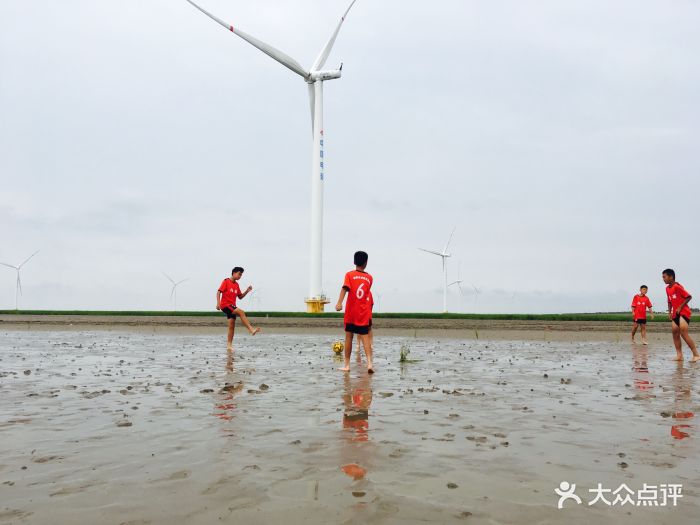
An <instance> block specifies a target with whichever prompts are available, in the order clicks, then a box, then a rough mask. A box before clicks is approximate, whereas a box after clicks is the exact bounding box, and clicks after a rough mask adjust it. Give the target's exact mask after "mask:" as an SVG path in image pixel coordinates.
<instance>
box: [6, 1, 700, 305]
mask: <svg viewBox="0 0 700 525" xmlns="http://www.w3.org/2000/svg"><path fill="white" fill-rule="evenodd" d="M201 4H202V5H203V6H204V7H205V8H207V9H209V10H211V11H212V12H214V13H215V14H217V15H218V16H219V17H221V18H223V19H225V20H227V21H230V22H231V23H233V24H234V25H237V26H238V27H240V28H241V29H242V30H244V31H246V32H248V33H250V34H252V35H254V36H256V37H258V38H260V39H262V40H264V41H267V42H269V43H270V44H272V45H274V46H276V47H278V48H280V49H282V50H284V51H285V52H287V53H288V54H290V55H291V56H293V57H294V58H296V59H297V60H298V61H299V62H301V63H302V64H304V65H305V66H307V67H308V66H310V64H311V63H312V62H313V60H314V59H315V57H316V55H317V54H318V52H319V50H320V48H321V47H322V45H323V44H324V43H325V41H326V40H327V38H328V37H329V35H330V33H331V32H332V30H333V28H334V26H335V24H336V23H337V20H338V18H339V16H340V14H341V13H342V12H343V10H344V9H345V7H346V4H347V1H346V0H201ZM699 23H700V4H699V3H698V2H695V1H692V0H672V1H667V2H661V1H639V0H635V1H631V0H620V1H617V2H609V1H607V0H585V1H567V2H562V1H560V0H550V1H546V0H544V1H542V0H540V1H522V0H518V1H515V0H513V1H494V0H488V1H486V0H478V1H476V0H439V1H437V2H432V3H430V2H428V3H426V2H418V1H406V0H401V1H400V0H381V1H380V0H358V1H357V3H356V4H355V7H354V8H353V10H352V11H351V12H350V14H349V16H348V18H347V20H346V23H345V25H344V27H343V29H342V31H341V33H340V36H339V38H338V41H337V43H336V46H335V48H334V50H333V53H332V54H331V56H330V58H329V60H328V64H327V65H328V67H335V66H337V65H339V64H340V62H343V63H344V68H343V78H341V79H340V80H334V81H330V82H326V84H325V126H324V128H325V137H326V143H325V153H326V178H325V181H326V182H325V228H324V230H325V231H324V263H323V270H324V274H323V283H324V289H325V291H326V293H328V294H329V295H330V296H331V297H332V298H333V299H335V297H337V293H338V290H339V288H340V285H341V283H342V277H343V274H344V272H345V271H347V270H349V269H350V268H351V267H352V254H353V252H354V251H355V250H357V249H364V250H366V251H368V252H369V254H370V263H369V267H368V271H370V272H371V273H373V274H374V277H375V287H374V288H375V290H376V292H375V293H376V294H377V295H378V298H379V303H380V304H379V305H378V308H379V309H380V310H381V311H437V310H439V309H440V308H441V305H442V292H441V266H440V260H439V258H438V257H435V256H432V255H429V254H425V253H423V252H420V251H418V249H417V248H418V247H425V248H428V249H438V250H439V249H441V248H442V247H443V245H444V244H445V242H446V240H447V237H448V235H449V232H450V230H451V229H452V227H454V226H457V231H456V232H455V236H454V240H453V243H452V246H451V252H452V253H453V258H452V259H451V260H450V261H449V274H450V280H454V279H456V276H457V268H458V265H459V264H460V263H461V277H462V278H463V279H464V281H465V282H464V286H465V288H464V292H465V293H464V295H463V296H460V295H459V294H458V291H457V289H456V288H453V289H452V291H451V295H450V298H449V303H450V310H452V311H464V312H469V311H478V312H572V311H610V310H624V309H627V308H628V306H629V304H630V300H631V297H632V295H633V294H634V293H635V291H636V290H637V288H638V286H639V285H640V284H642V283H646V284H648V285H649V286H650V296H651V298H652V301H655V303H656V306H659V307H661V308H664V307H665V304H664V303H665V299H664V297H665V296H664V292H663V283H662V282H661V277H660V273H661V270H662V269H663V268H665V267H667V266H671V267H674V268H675V269H676V271H677V272H678V280H679V282H681V283H683V284H684V285H685V286H686V287H687V288H688V289H689V290H690V291H691V293H692V292H695V293H697V294H698V296H699V297H700V266H699V265H698V260H700V246H699V245H698V242H697V238H698V221H697V219H696V217H697V210H696V206H697V203H698V196H699V190H700V177H699V174H700V155H698V153H699V147H698V146H699V142H698V137H699V136H700V109H699V105H698V100H697V98H698V93H700V69H699V68H698V67H697V58H698V53H699V52H700V33H699V32H698V31H697V28H698V25H699ZM310 148H311V145H310V116H309V106H308V99H307V90H306V86H305V85H304V82H303V80H302V79H301V78H300V77H298V76H297V75H295V74H294V73H292V72H290V71H289V70H287V69H286V68H284V67H282V66H280V65H279V64H277V63H276V62H274V61H273V60H272V59H270V58H269V57H267V56H265V55H263V54H262V53H260V52H259V51H257V50H256V49H254V48H252V47H251V46H250V45H249V44H247V43H246V42H244V41H243V40H241V39H240V38H238V37H236V36H234V35H232V34H231V33H229V32H227V31H225V30H224V29H223V28H221V27H220V26H218V25H216V24H215V23H213V22H212V21H211V20H210V19H208V18H206V17H205V16H203V15H202V14H201V13H199V12H198V11H196V10H194V9H193V8H192V7H191V6H190V5H189V4H188V3H187V2H185V1H184V0H122V1H119V2H117V1H107V0H104V1H91V0H63V1H61V2H56V1H54V0H43V1H40V0H21V1H20V0H0V179H1V181H0V182H1V183H2V184H1V187H0V236H1V239H2V242H1V243H0V261H3V262H8V263H12V264H16V263H17V262H19V261H21V260H22V259H24V258H26V257H27V256H28V255H29V254H31V253H32V252H33V251H35V250H37V249H41V252H40V253H39V254H38V255H37V256H36V257H35V258H34V259H33V260H32V261H30V262H29V263H28V264H27V266H26V267H25V268H24V269H23V272H22V280H23V285H24V295H23V296H22V297H21V299H20V307H23V308H32V309H40V308H55V309H167V308H169V306H170V303H169V294H170V285H169V283H168V282H167V280H166V279H165V278H164V277H163V276H162V275H161V271H165V272H167V273H169V274H171V275H172V276H173V277H174V278H175V279H182V278H185V277H189V280H188V281H187V282H185V283H183V284H182V285H181V287H180V288H179V294H178V307H179V308H183V309H212V308H213V307H214V304H215V302H214V301H215V299H214V296H215V292H216V288H217V286H218V284H219V282H220V281H221V279H223V278H224V277H226V276H227V275H228V274H229V273H230V270H231V267H232V266H234V265H241V266H244V267H245V268H246V273H245V276H244V279H243V284H244V285H247V284H249V283H252V284H253V286H254V287H256V288H258V290H259V291H258V292H257V293H258V295H259V298H258V300H257V302H253V303H252V308H253V309H257V308H264V309H276V310H302V309H303V308H304V304H303V298H304V296H305V295H306V293H307V289H308V246H309V200H310V181H309V179H310V169H311V167H310V157H311V153H310ZM472 283H473V284H474V285H476V286H477V287H478V288H479V289H480V291H481V293H480V294H479V295H478V297H477V295H476V294H475V293H474V290H473V289H472V287H471V284H472ZM14 288H15V275H14V272H13V271H12V270H10V269H7V268H4V267H0V308H13V307H14ZM246 304H247V306H248V308H251V303H250V301H249V300H248V299H246V300H245V301H244V302H243V303H242V306H243V307H244V308H245V306H246ZM698 305H700V303H698V302H697V301H696V302H695V306H698Z"/></svg>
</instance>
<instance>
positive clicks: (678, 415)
mask: <svg viewBox="0 0 700 525" xmlns="http://www.w3.org/2000/svg"><path fill="white" fill-rule="evenodd" d="M672 381H673V392H674V404H673V413H672V414H671V417H672V419H673V421H674V424H673V425H671V435H672V436H673V437H674V438H675V439H685V438H687V437H690V432H691V430H692V429H693V425H691V424H688V423H687V421H689V420H691V419H692V418H693V417H695V414H694V413H693V412H692V411H691V410H690V408H691V407H692V404H693V400H692V381H691V379H690V377H689V375H688V370H687V368H686V366H685V363H684V362H683V361H678V363H677V365H676V372H675V373H674V374H673V378H672ZM680 421H682V422H683V423H680Z"/></svg>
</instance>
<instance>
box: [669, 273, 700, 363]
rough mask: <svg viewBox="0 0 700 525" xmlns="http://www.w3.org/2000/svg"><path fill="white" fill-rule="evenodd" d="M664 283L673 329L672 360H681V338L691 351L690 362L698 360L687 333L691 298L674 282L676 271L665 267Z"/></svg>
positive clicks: (699, 356)
mask: <svg viewBox="0 0 700 525" xmlns="http://www.w3.org/2000/svg"><path fill="white" fill-rule="evenodd" d="M661 277H662V278H663V280H664V283H666V295H667V296H668V318H669V319H670V320H671V330H672V331H673V344H674V345H675V347H676V358H675V359H674V361H683V351H682V343H681V338H683V340H684V341H685V342H686V344H687V345H688V347H689V348H690V351H691V352H693V357H692V358H691V359H690V361H691V362H693V363H695V362H696V361H700V355H698V350H697V348H696V347H695V341H693V339H692V337H690V334H689V333H688V325H689V324H690V316H691V315H692V312H691V311H690V307H689V306H688V303H689V302H690V300H691V299H692V298H693V296H692V295H690V294H689V293H688V292H687V291H686V289H685V288H683V287H682V286H681V285H680V284H678V283H677V282H676V272H674V271H673V270H672V269H671V268H667V269H666V270H664V271H663V273H662V274H661Z"/></svg>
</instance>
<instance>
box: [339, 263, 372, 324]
mask: <svg viewBox="0 0 700 525" xmlns="http://www.w3.org/2000/svg"><path fill="white" fill-rule="evenodd" d="M372 281H373V279H372V276H371V275H370V274H368V273H367V272H358V271H357V270H353V271H351V272H348V273H346V274H345V281H343V288H345V289H346V290H347V291H348V301H347V303H345V316H344V317H343V320H344V321H345V324H354V325H356V326H367V325H369V322H370V319H372V294H371V293H370V288H372Z"/></svg>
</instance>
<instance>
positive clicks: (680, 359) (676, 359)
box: [671, 355, 683, 361]
mask: <svg viewBox="0 0 700 525" xmlns="http://www.w3.org/2000/svg"><path fill="white" fill-rule="evenodd" d="M671 361H683V356H682V355H677V356H676V357H674V358H673V359H671Z"/></svg>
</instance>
